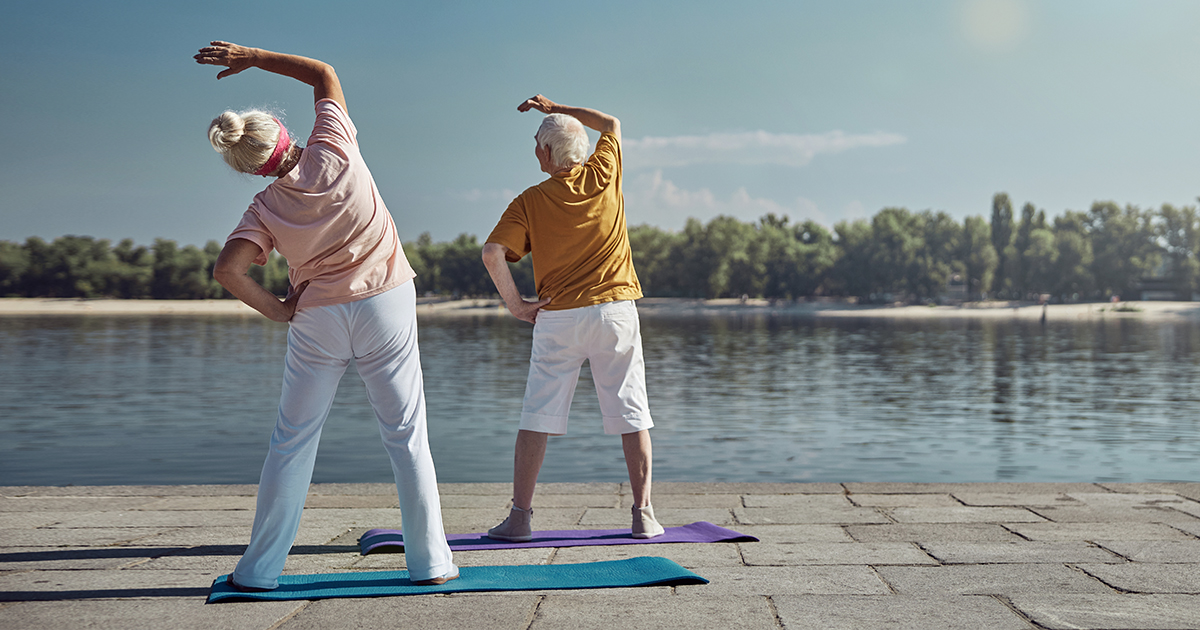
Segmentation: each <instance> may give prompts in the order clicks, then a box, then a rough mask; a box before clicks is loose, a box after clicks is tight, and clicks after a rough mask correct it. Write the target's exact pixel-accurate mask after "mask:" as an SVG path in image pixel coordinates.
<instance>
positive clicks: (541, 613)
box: [529, 589, 779, 630]
mask: <svg viewBox="0 0 1200 630" xmlns="http://www.w3.org/2000/svg"><path fill="white" fill-rule="evenodd" d="M644 590H648V589H638V590H637V592H628V591H627V592H624V593H621V594H620V595H613V594H608V593H596V592H589V591H579V592H573V593H570V594H560V593H551V594H549V595H547V596H546V598H545V599H544V600H543V601H542V602H541V604H540V605H539V606H538V608H537V612H536V614H535V616H534V619H533V623H532V624H531V625H530V626H529V629H530V630H543V629H548V628H572V630H593V629H594V630H612V629H613V628H623V627H624V628H628V627H640V628H678V627H681V625H684V626H686V627H687V628H688V630H708V629H712V630H728V629H729V628H744V629H747V630H760V629H761V630H778V628H779V624H778V622H777V621H776V619H775V613H774V611H772V610H771V604H770V602H768V601H767V598H765V597H737V596H728V595H726V596H722V595H711V596H708V597H703V598H696V597H678V596H673V595H671V593H670V591H669V590H668V591H666V592H665V594H657V593H655V594H646V593H643V592H641V591H644ZM654 590H657V589H654ZM685 620H686V621H685Z"/></svg>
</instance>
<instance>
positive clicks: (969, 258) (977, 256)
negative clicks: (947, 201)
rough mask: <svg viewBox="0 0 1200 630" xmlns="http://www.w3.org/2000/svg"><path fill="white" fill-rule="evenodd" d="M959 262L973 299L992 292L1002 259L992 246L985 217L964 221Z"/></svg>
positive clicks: (989, 230) (974, 217)
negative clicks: (993, 280)
mask: <svg viewBox="0 0 1200 630" xmlns="http://www.w3.org/2000/svg"><path fill="white" fill-rule="evenodd" d="M958 260H960V261H962V263H963V266H964V272H965V273H966V276H967V286H968V287H970V291H971V294H972V298H975V297H978V296H980V295H982V294H985V293H987V292H988V291H991V290H992V279H993V278H994V277H995V274H996V266H997V265H998V264H999V262H1000V257H999V256H998V255H997V254H996V248H995V246H994V245H992V234H991V228H990V227H989V226H988V224H987V221H984V219H983V217H979V216H973V217H967V218H966V219H965V220H963V238H962V241H961V245H960V249H959V253H958Z"/></svg>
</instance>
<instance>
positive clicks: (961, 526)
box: [844, 523, 1024, 542]
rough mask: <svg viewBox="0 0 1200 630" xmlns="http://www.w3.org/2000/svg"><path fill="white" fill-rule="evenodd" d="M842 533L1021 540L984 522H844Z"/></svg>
mask: <svg viewBox="0 0 1200 630" xmlns="http://www.w3.org/2000/svg"><path fill="white" fill-rule="evenodd" d="M844 529H845V530H846V533H847V534H849V535H850V537H852V538H854V540H857V541H859V542H924V541H931V540H940V541H976V542H1005V541H1019V540H1024V538H1021V537H1020V536H1018V535H1016V534H1014V533H1013V532H1011V531H1009V530H1008V529H1005V528H1004V527H1002V526H1000V525H993V524H984V523H927V524H922V523H905V524H885V525H847V526H846V527H845V528H844Z"/></svg>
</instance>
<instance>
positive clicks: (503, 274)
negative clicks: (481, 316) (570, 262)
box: [483, 243, 550, 324]
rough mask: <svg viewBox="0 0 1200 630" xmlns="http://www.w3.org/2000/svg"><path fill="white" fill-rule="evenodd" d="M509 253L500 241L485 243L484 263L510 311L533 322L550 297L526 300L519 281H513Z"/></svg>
mask: <svg viewBox="0 0 1200 630" xmlns="http://www.w3.org/2000/svg"><path fill="white" fill-rule="evenodd" d="M507 253H508V248H507V247H505V246H503V245H501V244H499V243H485V244H484V246H483V265H484V266H485V267H487V270H488V275H490V276H492V282H494V283H495V284H496V290H497V291H499V292H500V297H502V298H504V305H505V306H507V307H508V310H509V312H510V313H512V314H513V316H514V317H516V318H517V319H520V320H524V321H527V322H529V323H531V324H532V323H534V322H535V321H536V320H537V314H538V311H540V310H542V307H543V306H545V305H547V304H549V303H550V298H546V299H544V300H538V301H537V302H526V301H525V298H523V297H521V292H520V291H518V290H517V283H516V282H514V281H513V277H512V271H511V270H509V268H508V261H507V260H505V258H504V256H505V254H507Z"/></svg>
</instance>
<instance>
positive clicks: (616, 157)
mask: <svg viewBox="0 0 1200 630" xmlns="http://www.w3.org/2000/svg"><path fill="white" fill-rule="evenodd" d="M588 163H589V164H591V165H592V166H593V167H595V168H596V169H598V170H599V171H601V172H602V173H605V174H606V175H609V176H611V175H615V174H617V173H619V172H620V171H621V143H620V141H618V140H617V137H616V136H614V135H612V134H611V133H603V134H601V135H600V139H599V140H597V141H596V150H595V151H593V152H592V156H591V157H589V158H588Z"/></svg>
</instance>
